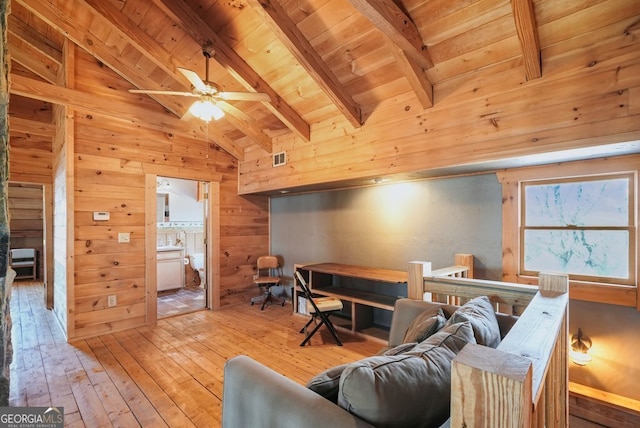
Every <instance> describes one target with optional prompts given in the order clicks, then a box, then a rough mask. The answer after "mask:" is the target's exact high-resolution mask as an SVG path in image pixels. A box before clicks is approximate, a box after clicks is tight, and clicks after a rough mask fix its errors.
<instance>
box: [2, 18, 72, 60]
mask: <svg viewBox="0 0 640 428" xmlns="http://www.w3.org/2000/svg"><path fill="white" fill-rule="evenodd" d="M7 20H8V23H7V30H8V31H9V33H11V34H13V35H15V36H16V37H17V38H19V39H20V40H22V41H23V42H25V43H27V44H28V45H30V46H31V47H33V49H35V50H36V51H38V52H40V53H41V54H42V55H44V56H46V57H47V58H49V59H50V60H51V61H53V62H55V63H56V64H58V65H62V52H61V51H60V50H59V49H58V48H57V47H56V46H54V45H53V44H52V43H51V41H50V40H49V39H47V38H46V37H45V36H44V35H43V34H40V33H38V32H37V31H36V30H34V29H33V28H31V27H29V26H28V25H27V24H26V23H25V22H24V21H22V20H21V19H20V18H18V17H17V16H16V15H9V16H8V17H7Z"/></svg>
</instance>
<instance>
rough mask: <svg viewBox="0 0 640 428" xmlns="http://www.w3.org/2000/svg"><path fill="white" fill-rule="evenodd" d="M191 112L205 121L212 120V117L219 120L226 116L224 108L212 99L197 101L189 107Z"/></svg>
mask: <svg viewBox="0 0 640 428" xmlns="http://www.w3.org/2000/svg"><path fill="white" fill-rule="evenodd" d="M189 112H190V113H191V114H192V115H194V116H195V117H197V118H198V119H200V120H204V121H205V122H211V119H214V120H219V119H222V118H223V117H224V112H223V111H222V109H221V108H220V107H218V106H217V104H216V103H215V102H214V101H211V100H200V101H196V102H195V103H193V104H192V105H191V107H189Z"/></svg>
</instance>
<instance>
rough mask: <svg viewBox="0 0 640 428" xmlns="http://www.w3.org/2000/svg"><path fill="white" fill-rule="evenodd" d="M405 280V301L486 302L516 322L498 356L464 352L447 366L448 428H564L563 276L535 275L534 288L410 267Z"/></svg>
mask: <svg viewBox="0 0 640 428" xmlns="http://www.w3.org/2000/svg"><path fill="white" fill-rule="evenodd" d="M408 278H409V283H408V289H409V290H410V296H409V297H410V298H415V299H422V298H423V293H424V292H429V293H432V294H433V295H444V296H448V297H447V299H448V301H450V297H449V296H453V297H455V298H458V299H461V300H468V299H472V298H474V297H477V296H483V295H485V296H488V297H489V299H490V300H491V301H492V303H493V304H494V306H495V307H497V308H498V309H500V312H506V313H511V314H520V317H519V319H518V321H517V322H516V324H515V325H514V326H513V327H512V328H511V330H510V331H509V333H508V334H507V335H506V336H505V338H504V339H503V340H502V342H501V343H500V345H499V346H498V348H497V349H493V348H488V347H485V346H481V345H475V344H469V345H467V346H465V348H464V349H463V350H462V351H461V352H460V353H459V354H458V356H457V357H456V358H455V359H454V360H453V364H452V379H451V427H454V428H458V427H460V428H461V427H471V426H473V427H496V426H499V427H525V428H528V427H543V426H546V427H566V426H567V425H568V370H567V338H568V327H567V319H568V317H567V305H568V287H569V279H568V276H567V275H563V274H540V277H539V281H538V282H539V286H538V287H534V286H528V285H521V284H512V283H503V282H497V281H484V280H474V279H468V278H450V277H446V278H445V277H433V276H429V277H426V278H425V277H424V276H423V265H422V264H421V263H413V262H412V263H410V264H409V270H408ZM523 308H524V309H523Z"/></svg>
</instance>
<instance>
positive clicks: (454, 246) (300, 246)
mask: <svg viewBox="0 0 640 428" xmlns="http://www.w3.org/2000/svg"><path fill="white" fill-rule="evenodd" d="M270 219H271V252H272V254H274V255H278V256H280V257H281V258H282V259H283V261H284V273H285V276H287V277H289V280H291V276H292V273H293V265H294V264H304V263H311V262H335V263H345V264H353V265H361V266H373V267H380V268H387V269H397V270H405V269H406V268H407V263H408V262H409V261H412V260H423V261H430V262H432V266H433V268H434V269H437V268H440V267H445V266H450V265H452V264H453V257H454V254H456V253H471V254H473V255H474V263H475V276H476V277H477V278H483V279H492V280H500V279H501V277H502V268H501V265H502V234H501V233H502V232H501V230H502V224H501V223H502V190H501V185H500V183H498V181H497V179H496V176H495V174H485V175H477V176H469V177H456V178H445V179H437V180H424V181H414V182H407V183H397V184H384V183H383V184H379V185H376V186H371V187H365V188H359V189H347V190H339V191H330V192H320V193H310V194H303V195H292V196H282V197H275V198H272V199H271V209H270Z"/></svg>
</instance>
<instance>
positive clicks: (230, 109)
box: [216, 101, 255, 124]
mask: <svg viewBox="0 0 640 428" xmlns="http://www.w3.org/2000/svg"><path fill="white" fill-rule="evenodd" d="M216 104H218V106H219V107H220V108H221V109H222V110H224V111H225V112H226V113H229V114H230V115H232V116H235V117H236V118H238V119H240V120H242V121H244V122H246V123H248V124H251V123H253V122H255V120H254V119H253V118H252V117H251V116H249V115H248V114H246V113H245V112H243V111H241V110H240V109H238V108H236V107H234V106H232V105H231V104H229V103H227V102H224V101H218V102H217V103H216Z"/></svg>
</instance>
